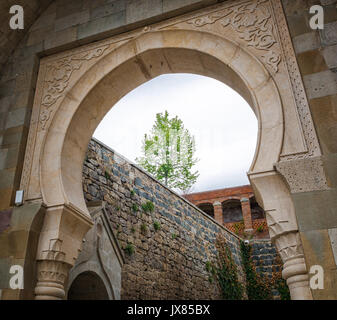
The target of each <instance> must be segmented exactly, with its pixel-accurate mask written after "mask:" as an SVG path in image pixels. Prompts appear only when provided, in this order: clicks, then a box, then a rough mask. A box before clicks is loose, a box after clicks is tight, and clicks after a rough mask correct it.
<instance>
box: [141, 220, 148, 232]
mask: <svg viewBox="0 0 337 320" xmlns="http://www.w3.org/2000/svg"><path fill="white" fill-rule="evenodd" d="M140 231H141V232H142V234H146V232H147V225H146V224H145V223H142V224H141V226H140Z"/></svg>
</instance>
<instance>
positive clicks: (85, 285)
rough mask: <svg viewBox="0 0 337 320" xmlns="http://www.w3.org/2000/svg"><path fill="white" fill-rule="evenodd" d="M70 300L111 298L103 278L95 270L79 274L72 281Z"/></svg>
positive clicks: (69, 293)
mask: <svg viewBox="0 0 337 320" xmlns="http://www.w3.org/2000/svg"><path fill="white" fill-rule="evenodd" d="M68 300H109V295H108V291H107V289H106V287H105V284H104V282H103V280H102V279H101V278H100V277H99V276H98V275H97V274H96V273H94V272H91V271H86V272H83V273H81V274H79V275H78V276H77V277H76V278H75V279H74V280H73V282H72V283H71V285H70V287H69V291H68Z"/></svg>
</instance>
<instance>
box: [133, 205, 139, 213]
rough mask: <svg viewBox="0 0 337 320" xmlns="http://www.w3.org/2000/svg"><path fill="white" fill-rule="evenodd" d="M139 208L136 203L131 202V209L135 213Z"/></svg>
mask: <svg viewBox="0 0 337 320" xmlns="http://www.w3.org/2000/svg"><path fill="white" fill-rule="evenodd" d="M138 210H139V207H138V204H136V203H134V204H132V211H133V212H134V213H136V212H137V211H138Z"/></svg>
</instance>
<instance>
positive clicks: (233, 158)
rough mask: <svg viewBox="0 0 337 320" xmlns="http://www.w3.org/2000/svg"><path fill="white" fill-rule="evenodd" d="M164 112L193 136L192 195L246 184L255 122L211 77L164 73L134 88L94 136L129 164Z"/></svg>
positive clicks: (244, 106)
mask: <svg viewBox="0 0 337 320" xmlns="http://www.w3.org/2000/svg"><path fill="white" fill-rule="evenodd" d="M165 110H167V111H168V112H169V115H170V117H173V116H178V117H179V118H180V119H181V120H182V121H183V123H184V125H185V128H186V129H188V130H189V132H190V133H191V134H192V135H194V137H195V142H196V157H197V158H199V159H200V161H199V162H198V163H197V165H196V166H195V169H196V170H198V171H199V173H200V176H199V178H198V180H197V182H196V184H195V185H194V188H193V190H192V192H200V191H205V190H212V189H219V188H226V187H232V186H239V185H244V184H248V183H249V181H248V178H247V175H246V172H247V171H248V170H249V167H250V164H251V162H252V160H253V157H254V152H255V146H256V139H257V120H256V117H255V115H254V113H253V111H252V110H251V108H250V106H249V105H248V104H247V102H246V101H245V100H244V99H243V98H242V97H241V96H240V95H239V94H237V93H236V92H235V91H233V90H232V89H231V88H229V87H228V86H226V85H224V84H223V83H222V82H219V81H217V80H214V79H211V78H207V77H203V76H198V75H192V74H169V75H163V76H160V77H157V78H155V79H153V80H151V81H149V82H147V83H145V84H143V85H141V86H139V87H138V88H136V89H135V90H133V91H132V92H130V93H129V94H127V95H126V96H125V97H124V98H122V99H121V100H120V101H119V102H118V103H117V104H115V105H114V106H113V108H112V109H111V110H110V112H109V113H108V114H107V115H106V116H105V118H104V119H103V121H102V122H101V123H100V125H99V126H98V128H97V129H96V131H95V133H94V137H95V138H96V139H98V140H100V141H102V142H103V143H105V144H106V145H108V146H109V147H111V148H112V149H114V150H116V151H117V152H118V153H120V154H122V155H123V156H125V157H126V158H128V159H129V160H131V161H133V162H135V158H137V157H139V156H140V155H141V146H142V139H143V137H144V134H145V133H149V132H150V131H151V128H152V126H153V124H154V121H155V116H156V113H159V112H164V111H165Z"/></svg>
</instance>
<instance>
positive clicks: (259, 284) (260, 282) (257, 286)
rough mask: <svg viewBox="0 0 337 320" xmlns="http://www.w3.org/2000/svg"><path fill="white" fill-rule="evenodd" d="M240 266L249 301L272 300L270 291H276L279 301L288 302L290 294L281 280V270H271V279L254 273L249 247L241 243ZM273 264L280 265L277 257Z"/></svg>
mask: <svg viewBox="0 0 337 320" xmlns="http://www.w3.org/2000/svg"><path fill="white" fill-rule="evenodd" d="M240 249H241V257H242V264H243V268H244V271H245V274H246V292H247V296H248V299H249V300H272V299H273V293H272V290H273V289H276V290H277V291H278V292H279V294H280V298H281V300H290V292H289V288H288V286H287V283H286V281H285V280H284V279H282V272H281V269H279V270H275V268H273V273H272V277H271V278H268V277H266V276H262V275H261V274H259V273H258V272H257V271H256V268H255V265H254V263H253V261H252V258H251V251H252V247H251V245H249V244H248V245H246V244H245V243H244V242H243V241H241V243H240ZM275 264H278V265H282V262H281V259H280V257H279V256H278V257H277V258H276V260H275Z"/></svg>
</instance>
